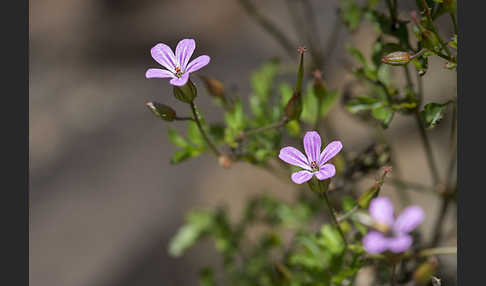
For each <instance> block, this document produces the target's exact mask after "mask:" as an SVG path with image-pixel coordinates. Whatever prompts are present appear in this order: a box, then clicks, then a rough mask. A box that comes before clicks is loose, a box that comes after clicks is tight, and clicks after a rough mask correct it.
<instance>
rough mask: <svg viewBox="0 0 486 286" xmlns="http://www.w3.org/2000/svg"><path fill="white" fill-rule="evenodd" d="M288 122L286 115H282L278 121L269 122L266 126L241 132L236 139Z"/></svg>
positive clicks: (275, 127)
mask: <svg viewBox="0 0 486 286" xmlns="http://www.w3.org/2000/svg"><path fill="white" fill-rule="evenodd" d="M288 122H289V119H288V118H287V117H284V118H282V120H280V121H279V122H275V123H272V124H269V125H267V126H263V127H259V128H255V129H252V130H248V131H245V132H242V133H241V134H240V135H238V137H237V138H236V140H243V139H245V138H246V137H248V136H250V135H254V134H257V133H261V132H265V131H268V130H272V129H278V128H280V127H282V126H284V125H285V124H287V123H288Z"/></svg>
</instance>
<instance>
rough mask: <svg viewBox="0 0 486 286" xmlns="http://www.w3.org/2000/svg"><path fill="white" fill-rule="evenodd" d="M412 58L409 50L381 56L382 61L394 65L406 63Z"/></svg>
mask: <svg viewBox="0 0 486 286" xmlns="http://www.w3.org/2000/svg"><path fill="white" fill-rule="evenodd" d="M410 60H411V59H410V54H409V53H407V52H393V53H390V54H388V55H386V56H384V57H382V58H381V62H382V63H385V64H388V65H392V66H401V65H406V64H408V63H409V62H410Z"/></svg>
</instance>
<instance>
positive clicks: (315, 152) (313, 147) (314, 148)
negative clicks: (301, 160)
mask: <svg viewBox="0 0 486 286" xmlns="http://www.w3.org/2000/svg"><path fill="white" fill-rule="evenodd" d="M304 149H305V154H306V155H307V158H308V159H309V164H310V163H311V162H316V163H317V164H319V155H320V154H321V136H319V133H317V132H316V131H309V132H307V133H305V136H304Z"/></svg>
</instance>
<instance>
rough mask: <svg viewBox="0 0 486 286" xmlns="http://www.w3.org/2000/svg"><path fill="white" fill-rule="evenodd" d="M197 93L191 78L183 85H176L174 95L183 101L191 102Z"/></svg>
mask: <svg viewBox="0 0 486 286" xmlns="http://www.w3.org/2000/svg"><path fill="white" fill-rule="evenodd" d="M196 95H197V89H196V86H195V85H194V84H193V83H192V81H191V80H190V79H189V80H188V81H187V83H186V84H185V85H183V86H176V85H174V96H175V98H177V99H178V100H180V101H182V102H185V103H191V102H192V101H193V100H194V98H196Z"/></svg>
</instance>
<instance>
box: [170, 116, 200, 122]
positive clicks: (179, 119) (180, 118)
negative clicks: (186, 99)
mask: <svg viewBox="0 0 486 286" xmlns="http://www.w3.org/2000/svg"><path fill="white" fill-rule="evenodd" d="M174 120H177V121H190V120H192V121H195V120H194V118H192V117H177V116H176V117H175V118H174Z"/></svg>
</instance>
